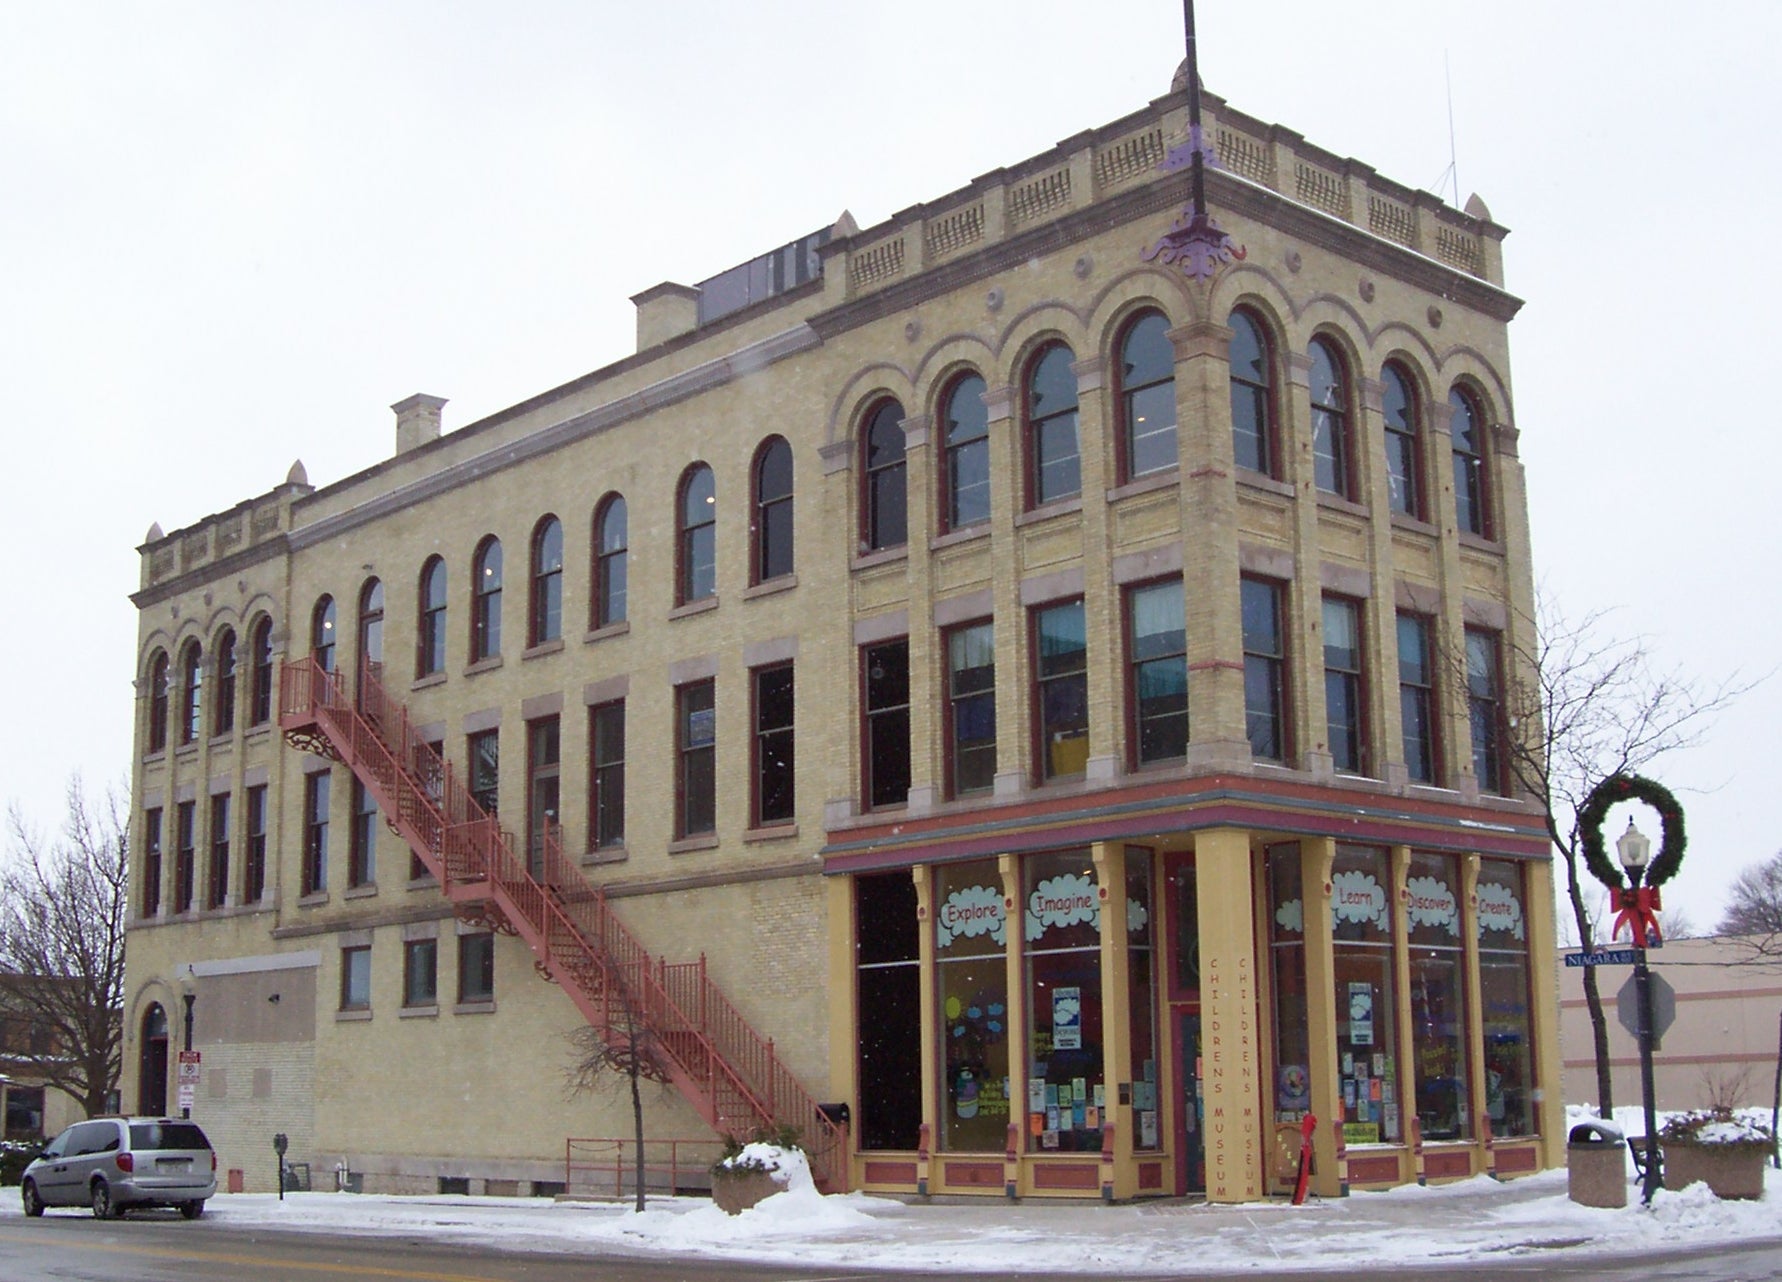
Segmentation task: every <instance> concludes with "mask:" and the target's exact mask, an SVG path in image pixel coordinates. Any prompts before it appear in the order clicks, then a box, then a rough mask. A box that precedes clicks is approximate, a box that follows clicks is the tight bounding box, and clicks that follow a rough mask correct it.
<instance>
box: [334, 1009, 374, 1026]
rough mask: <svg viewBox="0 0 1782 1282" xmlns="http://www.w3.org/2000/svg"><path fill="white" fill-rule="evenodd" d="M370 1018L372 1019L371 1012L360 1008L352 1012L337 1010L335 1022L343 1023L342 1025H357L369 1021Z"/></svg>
mask: <svg viewBox="0 0 1782 1282" xmlns="http://www.w3.org/2000/svg"><path fill="white" fill-rule="evenodd" d="M370 1018H371V1011H370V1010H368V1009H362V1008H358V1007H355V1008H354V1009H352V1010H337V1011H335V1012H334V1019H335V1022H337V1023H341V1024H346V1023H357V1022H360V1021H363V1020H368V1019H370Z"/></svg>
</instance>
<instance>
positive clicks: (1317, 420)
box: [1307, 338, 1355, 499]
mask: <svg viewBox="0 0 1782 1282" xmlns="http://www.w3.org/2000/svg"><path fill="white" fill-rule="evenodd" d="M1307 354H1308V355H1309V356H1310V357H1311V360H1312V368H1311V371H1310V373H1309V375H1308V376H1307V382H1309V383H1310V384H1311V389H1312V472H1313V475H1314V477H1315V479H1316V480H1317V483H1318V488H1319V489H1321V490H1323V491H1324V492H1325V493H1327V494H1336V495H1340V496H1341V497H1343V498H1346V499H1353V498H1354V497H1355V461H1354V450H1353V449H1352V448H1351V445H1350V440H1349V423H1350V418H1349V378H1348V375H1347V374H1346V373H1345V372H1344V369H1343V358H1342V357H1341V356H1339V355H1338V354H1337V352H1336V349H1335V348H1333V347H1332V346H1331V344H1330V341H1329V340H1328V339H1323V338H1314V339H1313V340H1312V346H1311V350H1310V351H1309V352H1308V353H1307Z"/></svg>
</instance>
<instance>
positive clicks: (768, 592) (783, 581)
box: [743, 574, 798, 601]
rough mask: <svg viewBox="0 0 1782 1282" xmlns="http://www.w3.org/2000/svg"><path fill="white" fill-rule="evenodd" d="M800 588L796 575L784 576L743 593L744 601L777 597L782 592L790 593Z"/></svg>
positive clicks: (757, 585) (758, 584)
mask: <svg viewBox="0 0 1782 1282" xmlns="http://www.w3.org/2000/svg"><path fill="white" fill-rule="evenodd" d="M797 586H798V576H797V575H796V574H782V575H780V577H779V578H777V579H769V580H767V582H765V583H757V584H756V585H755V586H754V587H752V588H747V589H745V590H744V591H743V600H745V601H753V600H755V599H756V598H757V597H764V596H775V595H777V594H779V593H781V592H790V591H791V590H792V589H793V588H795V587H797Z"/></svg>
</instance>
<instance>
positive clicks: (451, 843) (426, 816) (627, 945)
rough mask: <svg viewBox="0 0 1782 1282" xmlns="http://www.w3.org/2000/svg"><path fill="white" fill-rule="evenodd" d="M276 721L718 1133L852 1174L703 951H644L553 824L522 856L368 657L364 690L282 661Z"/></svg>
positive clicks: (838, 1139)
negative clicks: (762, 1141) (373, 804)
mask: <svg viewBox="0 0 1782 1282" xmlns="http://www.w3.org/2000/svg"><path fill="white" fill-rule="evenodd" d="M279 728H280V729H282V730H283V731H284V733H285V737H286V738H287V739H288V740H289V741H290V742H291V744H292V745H293V746H295V747H298V748H301V749H304V750H305V751H309V752H314V753H318V754H320V755H322V756H325V757H330V758H332V759H333V760H336V761H339V762H341V763H342V764H343V765H345V766H346V767H347V768H348V769H350V770H351V771H352V772H353V774H354V775H355V776H356V777H357V778H358V780H359V782H360V783H361V784H363V785H364V787H365V789H366V791H367V792H369V793H370V794H371V795H372V797H373V798H374V799H375V800H376V801H377V805H378V809H379V811H381V812H382V814H383V816H384V817H385V819H386V820H388V822H389V824H390V826H391V827H392V828H394V829H395V830H396V832H397V833H398V834H399V835H400V836H401V837H402V839H403V840H404V841H405V842H407V843H408V845H409V847H410V848H411V849H412V850H413V851H414V852H415V854H416V855H417V856H419V857H420V859H421V861H422V862H423V863H424V864H426V865H427V868H428V870H429V871H430V872H431V873H432V874H433V875H434V876H435V877H436V878H438V880H439V885H440V889H441V890H442V891H444V893H445V896H446V898H447V899H449V900H450V901H451V902H452V903H454V904H455V905H457V907H458V910H459V912H460V913H461V914H463V915H466V916H478V917H481V918H483V919H486V920H487V921H489V923H490V924H491V925H492V926H494V927H495V928H496V929H498V930H503V931H505V932H508V933H512V934H515V935H518V936H519V937H520V938H521V939H524V940H525V941H526V943H527V944H529V945H530V946H531V948H532V951H533V954H534V956H535V958H536V965H537V967H538V970H539V972H540V973H541V974H543V975H544V976H546V977H547V978H549V979H551V980H554V981H555V982H556V983H557V984H558V985H559V986H560V987H561V988H562V989H563V991H564V993H565V994H567V995H568V997H569V999H570V1000H571V1001H573V1002H574V1003H575V1005H576V1008H577V1009H578V1010H580V1011H581V1013H582V1015H583V1017H584V1018H586V1019H587V1021H588V1023H589V1024H590V1025H591V1026H592V1027H593V1028H594V1029H595V1031H596V1032H597V1033H598V1034H599V1036H600V1038H601V1040H602V1041H604V1042H605V1043H606V1044H608V1045H609V1046H623V1045H625V1044H626V1043H627V1041H628V1039H630V1038H631V1037H634V1036H635V1037H639V1038H645V1037H647V1038H649V1039H650V1043H651V1047H652V1049H654V1050H656V1051H657V1052H658V1056H657V1058H658V1059H660V1060H661V1061H662V1064H663V1067H664V1068H665V1069H666V1070H667V1074H668V1077H669V1079H670V1080H671V1081H672V1082H673V1083H674V1084H675V1086H676V1087H677V1088H678V1089H679V1090H680V1092H681V1094H682V1095H683V1096H684V1097H685V1098H686V1099H687V1101H688V1102H689V1103H691V1104H692V1105H693V1107H694V1109H695V1110H697V1112H698V1113H699V1115H700V1116H701V1117H703V1118H704V1119H705V1120H706V1122H707V1123H709V1124H710V1125H711V1127H712V1129H713V1130H715V1131H717V1132H718V1133H719V1134H721V1135H735V1136H738V1137H741V1138H747V1137H748V1136H750V1135H753V1134H754V1133H756V1132H757V1131H759V1130H762V1129H764V1128H767V1129H776V1130H777V1129H779V1128H782V1127H787V1126H790V1127H792V1128H794V1129H795V1130H796V1131H797V1133H798V1135H799V1137H800V1144H801V1145H802V1146H803V1147H804V1148H805V1150H806V1153H807V1156H808V1157H809V1159H810V1162H811V1168H812V1173H813V1174H814V1175H815V1177H816V1180H817V1184H818V1186H819V1187H821V1188H824V1189H827V1190H839V1189H842V1188H845V1187H846V1162H845V1145H844V1144H843V1142H842V1141H843V1135H842V1132H841V1130H840V1129H839V1128H838V1127H837V1126H836V1125H835V1124H834V1123H832V1122H831V1121H830V1120H829V1118H828V1117H826V1116H825V1115H824V1114H823V1112H822V1110H821V1109H819V1108H818V1106H817V1103H816V1101H815V1100H814V1099H813V1098H812V1097H811V1095H810V1093H809V1092H808V1091H806V1090H805V1089H804V1087H803V1085H802V1084H800V1083H799V1081H798V1080H797V1078H795V1077H794V1076H793V1075H792V1073H791V1072H790V1071H789V1070H787V1068H786V1067H785V1065H783V1064H782V1063H780V1061H779V1058H778V1056H777V1055H776V1054H775V1053H774V1047H773V1042H772V1041H770V1040H768V1039H765V1038H763V1037H761V1036H760V1035H759V1034H758V1033H756V1032H755V1031H754V1030H753V1029H752V1028H750V1027H749V1026H748V1024H747V1023H746V1022H745V1021H744V1020H743V1018H742V1016H741V1015H740V1014H739V1013H738V1012H737V1010H736V1008H735V1007H734V1006H733V1005H732V1004H731V1003H730V1001H729V999H728V998H726V997H725V996H724V994H723V993H722V992H721V991H719V989H718V986H717V985H716V984H715V983H713V982H712V981H711V979H710V978H709V977H708V976H707V975H706V970H705V958H704V956H703V955H701V957H700V959H699V960H698V961H696V962H679V963H674V964H670V963H667V962H664V961H661V960H658V959H656V958H652V957H651V956H650V954H649V953H647V952H646V951H645V950H644V948H643V946H642V945H641V944H639V943H638V941H637V939H636V937H635V936H633V935H632V934H631V932H630V931H628V930H626V929H625V927H624V925H623V924H622V923H621V922H620V921H619V919H618V917H617V916H616V915H615V914H614V913H613V911H612V908H611V907H610V906H609V905H608V904H607V902H606V896H605V894H604V893H603V892H602V891H600V890H599V889H597V888H595V887H594V886H592V885H590V884H589V882H588V881H587V879H586V878H585V877H584V876H583V875H582V872H581V869H580V868H579V867H578V866H577V865H576V863H575V861H574V860H572V859H566V858H564V856H563V851H562V845H561V842H560V840H559V839H558V832H559V830H557V829H555V828H549V829H547V831H546V832H545V834H544V840H543V841H542V842H541V843H540V846H541V849H540V850H539V851H538V852H536V855H535V858H534V859H533V860H531V861H530V862H529V861H528V860H527V859H525V858H523V857H522V856H521V854H520V853H519V847H518V846H517V844H516V843H515V841H514V838H513V834H511V833H508V832H504V831H502V829H501V826H500V824H499V823H498V822H497V821H496V819H495V817H494V816H492V815H490V814H488V813H487V812H486V811H485V810H484V809H483V808H482V806H480V805H478V804H477V801H476V799H475V798H474V797H472V796H471V794H470V791H469V789H468V788H466V787H465V786H464V784H463V783H462V782H461V781H460V780H459V779H458V778H457V777H456V775H455V774H454V772H453V771H452V768H451V766H450V764H449V763H447V762H445V761H443V760H441V759H440V756H439V754H438V753H437V752H436V751H435V750H434V749H433V747H432V746H431V745H430V744H428V743H426V742H424V741H423V740H422V739H420V738H419V737H418V736H417V735H416V734H415V731H414V726H413V724H412V723H411V722H410V721H409V717H408V710H407V709H406V708H405V707H404V706H403V705H402V704H401V703H399V702H397V701H396V700H394V699H392V698H390V696H389V695H388V694H387V693H386V692H385V690H384V688H383V686H382V684H381V683H379V681H378V680H377V677H376V674H375V670H366V671H362V672H361V673H360V680H359V692H358V698H357V699H356V700H355V699H354V698H353V697H352V696H351V693H350V692H349V691H348V690H347V689H346V682H345V681H344V680H343V679H342V677H341V676H340V675H339V674H337V673H332V672H326V671H324V670H323V669H322V668H321V667H320V666H319V665H318V664H317V663H316V661H315V660H314V659H309V658H305V659H299V660H296V661H294V662H288V663H286V664H285V665H284V674H283V680H282V681H281V682H280V702H279Z"/></svg>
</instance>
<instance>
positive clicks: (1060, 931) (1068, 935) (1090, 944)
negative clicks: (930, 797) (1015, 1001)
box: [1023, 851, 1107, 1152]
mask: <svg viewBox="0 0 1782 1282" xmlns="http://www.w3.org/2000/svg"><path fill="white" fill-rule="evenodd" d="M1023 880H1024V882H1025V889H1026V896H1025V909H1026V911H1025V913H1024V915H1023V917H1024V930H1025V933H1024V935H1023V939H1024V941H1025V944H1026V961H1027V1003H1028V1006H1027V1009H1028V1024H1029V1027H1030V1029H1031V1035H1030V1043H1031V1052H1032V1053H1031V1055H1030V1062H1029V1069H1028V1076H1027V1144H1028V1148H1029V1149H1031V1150H1034V1151H1039V1152H1048V1151H1054V1150H1056V1151H1061V1152H1100V1151H1101V1117H1102V1112H1103V1110H1104V1109H1106V1108H1107V1099H1106V1095H1105V1089H1106V1088H1105V1084H1104V1078H1103V1075H1102V1046H1103V1037H1102V1014H1103V1012H1102V1004H1101V903H1100V900H1099V898H1098V897H1097V892H1096V885H1095V869H1094V865H1093V864H1092V863H1091V862H1090V858H1089V854H1088V852H1087V851H1062V852H1058V853H1055V854H1046V855H1036V856H1034V857H1032V858H1030V859H1028V860H1027V861H1026V862H1025V866H1024V868H1023Z"/></svg>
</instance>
